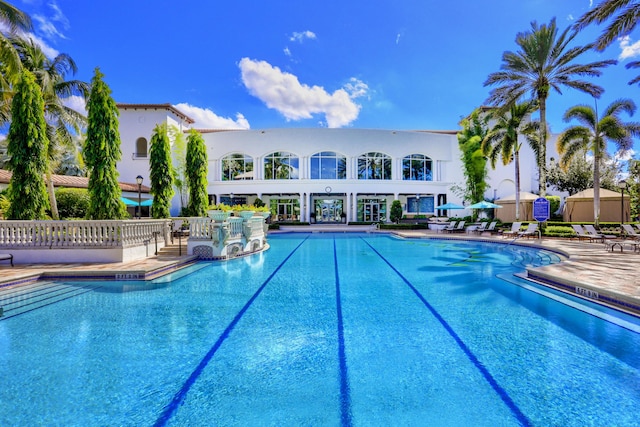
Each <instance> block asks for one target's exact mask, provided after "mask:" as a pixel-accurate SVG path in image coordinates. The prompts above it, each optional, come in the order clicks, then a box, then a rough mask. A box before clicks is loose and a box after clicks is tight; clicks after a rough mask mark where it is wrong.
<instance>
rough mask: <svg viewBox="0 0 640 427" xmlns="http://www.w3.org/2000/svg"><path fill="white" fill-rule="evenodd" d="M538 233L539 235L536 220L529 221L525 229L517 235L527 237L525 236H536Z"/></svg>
mask: <svg viewBox="0 0 640 427" xmlns="http://www.w3.org/2000/svg"><path fill="white" fill-rule="evenodd" d="M538 235H539V230H538V223H537V222H530V223H529V225H527V229H526V230H524V231H521V232H519V233H518V237H527V238H528V237H532V236H538Z"/></svg>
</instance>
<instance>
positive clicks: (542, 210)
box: [533, 197, 551, 222]
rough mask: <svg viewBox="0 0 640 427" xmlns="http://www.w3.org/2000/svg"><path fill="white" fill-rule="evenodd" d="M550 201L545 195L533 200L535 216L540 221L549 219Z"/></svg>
mask: <svg viewBox="0 0 640 427" xmlns="http://www.w3.org/2000/svg"><path fill="white" fill-rule="evenodd" d="M549 210H550V208H549V201H548V200H547V199H545V198H544V197H538V198H537V199H535V200H534V201H533V218H534V219H535V220H536V221H538V222H544V221H546V220H548V219H549V216H551V215H550V212H549Z"/></svg>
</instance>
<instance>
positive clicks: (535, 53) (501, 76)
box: [484, 18, 617, 196]
mask: <svg viewBox="0 0 640 427" xmlns="http://www.w3.org/2000/svg"><path fill="white" fill-rule="evenodd" d="M576 34H577V33H575V32H573V33H571V34H570V33H569V28H567V29H565V30H564V31H563V32H562V33H559V32H558V28H557V26H556V20H555V18H554V19H552V20H551V22H550V23H549V25H544V24H543V25H538V24H537V23H536V22H535V21H534V22H532V23H531V30H530V31H527V32H524V33H519V34H518V35H517V36H516V44H517V45H518V46H519V47H520V50H519V51H517V52H511V51H507V52H504V53H503V55H502V61H503V63H502V66H501V67H500V68H501V71H498V72H495V73H492V74H490V75H489V77H487V80H486V81H485V82H484V85H485V86H496V85H497V87H495V88H493V89H492V90H491V92H490V94H489V99H488V102H489V103H490V104H491V105H499V106H508V105H510V104H512V103H513V102H516V101H518V100H519V99H523V98H524V97H525V95H526V94H527V93H530V94H531V95H532V97H533V98H534V99H535V100H537V101H538V104H539V106H540V152H539V156H538V171H539V174H540V180H539V181H540V196H544V195H545V194H546V191H547V188H546V187H547V183H546V181H547V177H546V156H547V149H546V144H547V133H548V131H547V98H548V97H549V93H550V91H551V90H552V89H553V90H554V91H556V92H557V93H559V94H561V93H562V91H561V89H562V88H563V87H569V88H572V89H577V90H579V91H581V92H585V93H588V94H590V95H591V96H594V97H596V98H597V97H599V96H600V95H601V94H602V92H603V91H604V90H603V89H602V88H601V87H600V86H597V85H594V84H592V83H589V82H587V81H584V80H580V78H582V77H584V76H591V77H593V76H599V75H600V74H602V72H601V71H600V68H603V67H606V66H608V65H612V64H615V63H616V62H617V61H615V60H604V61H596V62H592V63H590V64H584V65H581V64H572V62H574V61H575V60H576V58H578V57H579V56H580V55H582V54H583V53H585V52H587V51H588V50H590V49H591V48H592V45H587V46H583V47H571V48H570V47H569V43H571V42H572V41H573V39H574V38H575V36H576Z"/></svg>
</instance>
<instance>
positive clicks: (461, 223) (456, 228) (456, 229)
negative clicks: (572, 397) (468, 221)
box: [444, 221, 465, 233]
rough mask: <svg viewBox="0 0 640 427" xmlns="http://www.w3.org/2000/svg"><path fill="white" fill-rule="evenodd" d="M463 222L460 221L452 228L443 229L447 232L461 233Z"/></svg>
mask: <svg viewBox="0 0 640 427" xmlns="http://www.w3.org/2000/svg"><path fill="white" fill-rule="evenodd" d="M464 223H465V222H464V221H460V222H459V223H458V225H456V226H455V227H454V228H446V229H445V230H444V231H446V232H447V233H463V232H464Z"/></svg>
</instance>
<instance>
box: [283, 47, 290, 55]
mask: <svg viewBox="0 0 640 427" xmlns="http://www.w3.org/2000/svg"><path fill="white" fill-rule="evenodd" d="M284 54H285V55H287V56H291V51H290V50H289V48H288V47H285V48H284Z"/></svg>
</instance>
